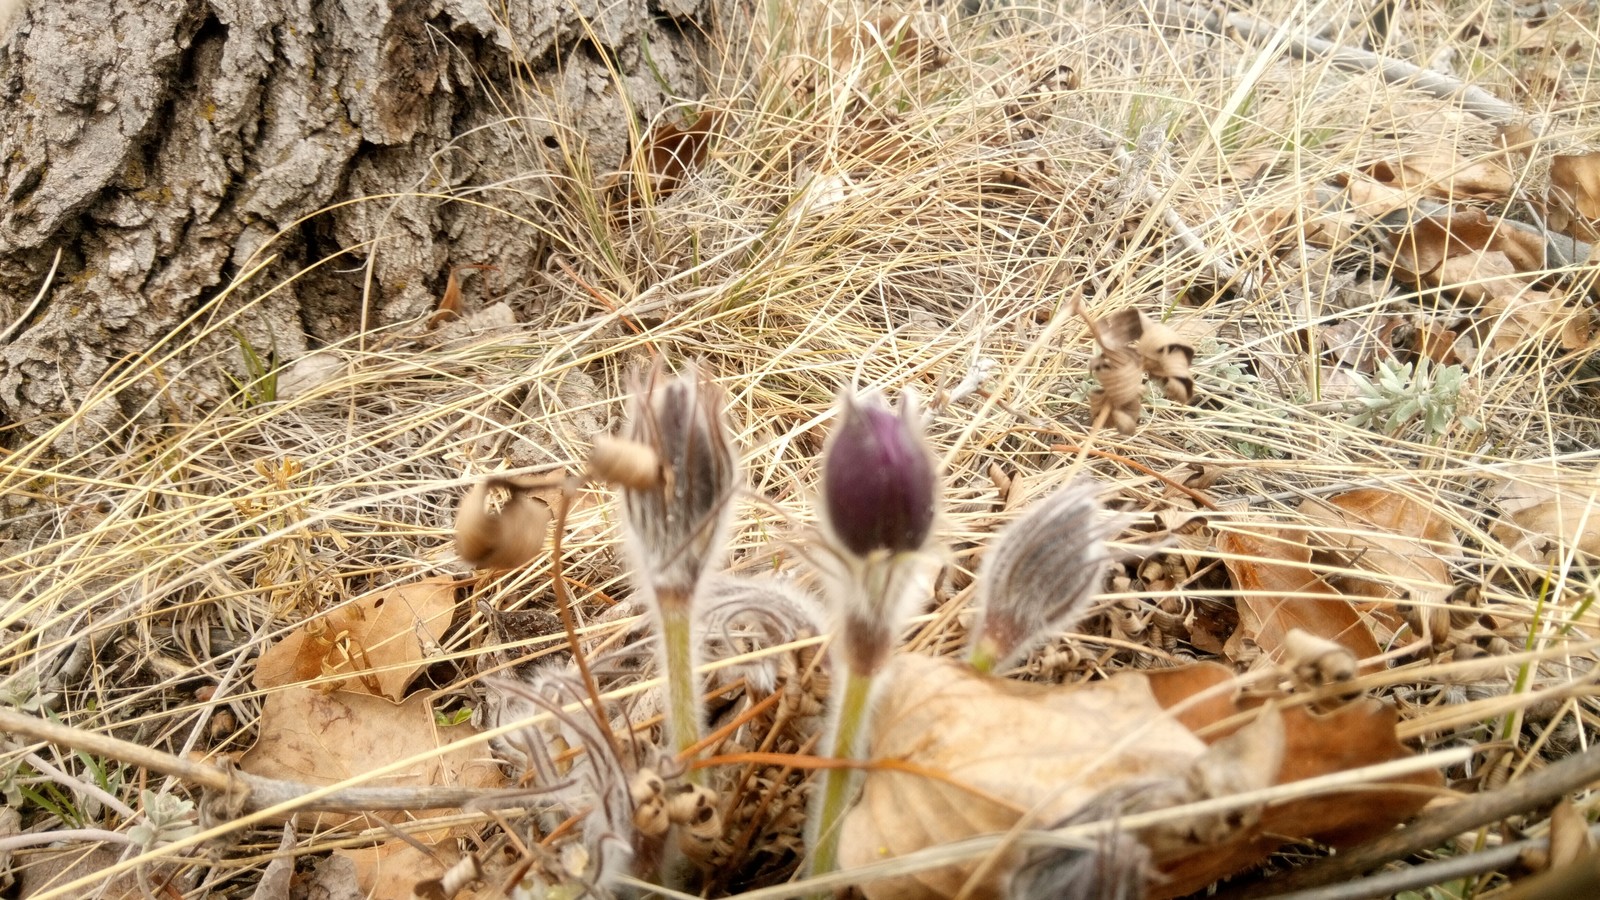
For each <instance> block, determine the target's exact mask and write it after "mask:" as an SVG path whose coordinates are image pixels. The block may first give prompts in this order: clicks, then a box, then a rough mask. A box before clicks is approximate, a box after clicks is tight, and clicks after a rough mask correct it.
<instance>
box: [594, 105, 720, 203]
mask: <svg viewBox="0 0 1600 900" xmlns="http://www.w3.org/2000/svg"><path fill="white" fill-rule="evenodd" d="M721 128H722V114H721V113H720V112H719V111H717V110H713V109H708V110H706V111H705V112H703V113H701V114H700V116H699V117H698V118H696V119H695V120H694V121H693V122H690V123H689V124H687V125H681V126H680V125H677V124H674V123H673V122H671V121H663V122H661V124H659V125H657V126H656V128H655V130H654V131H652V132H650V134H648V135H646V136H645V139H644V141H643V142H642V143H640V144H639V145H638V146H636V147H634V148H633V151H632V152H631V153H629V154H628V158H627V159H626V160H624V161H623V163H622V171H621V173H620V174H618V175H617V176H616V177H615V178H613V179H612V181H611V182H610V183H609V184H608V185H607V193H608V194H609V195H610V197H611V203H612V205H613V206H614V207H615V206H619V205H620V206H623V207H636V206H639V205H641V204H642V203H644V200H645V197H646V196H648V197H649V198H650V200H651V201H652V202H659V201H661V200H664V199H666V198H667V197H669V196H671V195H672V193H673V192H674V191H676V190H677V189H678V188H679V187H681V186H682V184H683V180H684V179H685V178H687V177H688V175H689V173H691V172H693V171H694V170H695V169H698V168H700V166H701V165H703V164H704V163H705V160H706V155H707V154H708V153H709V152H710V149H711V140H712V138H713V137H715V136H716V135H717V133H718V132H719V131H721ZM641 179H643V181H644V184H645V187H643V188H641V187H640V184H639V182H640V180H641Z"/></svg>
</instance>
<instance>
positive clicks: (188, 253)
mask: <svg viewBox="0 0 1600 900" xmlns="http://www.w3.org/2000/svg"><path fill="white" fill-rule="evenodd" d="M709 2H710V0H74V2H71V3H52V2H42V0H40V2H33V3H31V4H29V5H27V6H26V7H25V8H24V9H23V10H22V11H21V12H20V13H19V14H17V15H16V16H14V17H13V19H12V21H11V22H10V23H9V24H8V25H4V26H0V42H3V43H0V103H3V104H4V105H3V108H4V109H5V110H6V113H5V117H4V125H3V135H0V335H4V337H3V338H0V426H6V431H5V432H4V434H5V436H4V437H0V444H10V445H15V444H16V443H18V441H20V440H24V439H26V438H27V437H28V436H32V435H39V434H44V433H46V432H47V431H48V430H49V429H50V428H52V427H53V426H55V425H56V424H57V423H59V422H60V421H61V420H62V417H63V416H65V415H67V414H68V413H69V412H70V411H72V410H73V409H75V408H76V407H78V406H79V405H80V404H81V403H82V402H83V399H84V398H85V397H87V396H89V394H90V391H91V389H92V388H93V387H94V386H95V385H96V384H97V383H101V382H102V380H103V379H105V378H107V377H108V376H111V375H114V374H115V372H116V370H117V367H119V366H123V365H127V364H128V361H129V360H131V359H133V358H134V357H136V356H137V355H138V354H140V353H143V352H145V351H147V350H149V349H150V348H151V347H152V346H155V345H156V344H158V342H161V341H162V340H163V339H164V338H166V337H167V336H169V335H171V334H173V333H174V332H176V333H177V334H178V335H179V337H182V336H183V334H184V331H183V329H184V327H185V326H184V322H185V320H187V319H189V318H190V317H191V316H193V315H194V314H195V313H196V311H199V310H202V309H205V313H204V315H205V316H206V317H207V318H209V317H212V316H215V315H218V314H226V312H227V311H228V310H230V309H234V308H237V306H238V304H239V303H242V302H244V300H245V299H246V297H241V296H232V295H230V296H228V297H226V298H225V299H224V300H223V301H222V303H221V304H218V305H217V308H216V309H212V308H206V305H207V304H208V303H211V302H212V301H213V300H214V299H215V298H216V297H217V296H218V294H219V292H221V291H223V290H224V288H225V287H226V286H227V285H228V284H229V283H230V281H231V280H232V279H234V278H235V277H237V276H238V274H239V273H240V272H242V271H245V270H247V269H248V268H250V267H252V266H254V265H257V264H259V263H260V262H261V261H262V260H263V259H265V258H267V257H268V256H270V255H273V254H275V255H276V260H275V261H274V262H273V263H272V264H271V265H270V266H268V268H267V270H265V271H264V272H262V273H261V274H260V276H258V277H257V278H256V279H254V280H253V282H252V289H251V290H250V291H245V292H240V293H241V294H245V295H247V296H248V297H252V298H253V297H256V296H258V295H259V294H260V293H261V292H262V291H264V290H265V286H269V285H273V284H277V283H278V282H280V281H284V282H285V284H284V286H283V287H282V288H281V289H279V290H277V291H276V292H275V293H273V294H272V295H271V296H269V297H267V298H266V299H265V300H262V301H260V302H258V303H255V304H254V305H253V306H252V307H251V309H250V310H249V312H248V315H247V316H246V317H244V318H242V319H241V320H240V321H239V322H238V323H237V324H238V329H239V332H240V334H238V335H233V334H232V333H231V332H228V331H226V330H224V331H222V332H221V333H217V334H212V335H210V336H209V337H207V338H206V340H205V341H202V342H201V343H200V344H198V345H197V346H195V347H193V348H192V349H190V350H188V351H186V352H185V353H184V354H183V355H182V356H180V357H179V358H178V359H177V360H175V361H174V363H173V365H172V367H171V370H170V371H163V372H161V373H159V377H153V378H149V379H145V380H144V381H143V382H141V383H140V384H139V385H138V386H137V387H136V388H135V389H134V390H130V391H123V392H121V394H119V396H118V397H116V398H115V399H114V400H111V401H108V402H105V403H102V404H99V405H97V406H96V407H95V408H93V409H91V410H87V411H85V412H84V413H82V414H80V415H79V416H78V418H77V419H76V420H75V421H76V422H77V423H79V427H78V428H77V429H76V430H75V431H74V432H73V433H71V434H69V435H66V436H64V437H63V438H61V439H60V440H59V441H58V442H57V444H58V449H59V450H60V451H61V452H72V451H74V450H75V449H81V448H83V447H86V446H89V445H91V444H92V443H93V442H95V441H97V440H100V439H101V438H103V437H104V435H105V434H106V433H107V432H109V431H110V430H112V429H115V428H117V427H118V426H119V425H120V424H122V423H124V422H126V421H129V420H130V419H133V418H137V417H139V416H141V415H144V416H149V415H153V414H166V413H169V412H171V411H172V410H173V409H174V408H176V409H178V410H179V411H180V412H181V411H182V410H183V409H184V408H185V407H193V406H204V405H206V404H207V403H208V402H209V401H211V400H212V399H213V398H215V397H218V396H223V395H225V394H226V393H227V392H228V388H229V382H228V381H227V379H226V377H225V376H224V374H223V372H222V371H221V369H222V368H223V366H220V365H218V364H217V363H216V361H215V360H213V359H211V358H210V357H212V356H213V355H215V354H218V353H221V354H223V355H224V356H226V355H227V354H229V353H232V354H233V355H234V358H235V359H236V360H237V359H238V358H239V357H240V356H241V355H242V354H241V351H240V349H239V347H237V346H235V347H233V348H231V350H230V348H229V347H228V346H226V345H227V344H228V343H229V342H230V341H232V342H234V343H238V342H240V341H246V342H248V343H249V344H250V345H251V346H252V348H254V349H257V350H262V351H264V350H265V349H266V348H269V347H270V348H275V349H276V350H277V351H279V352H280V353H283V354H291V355H292V354H296V353H299V352H302V351H304V350H305V349H307V347H308V346H316V345H318V344H320V343H323V342H328V341H332V340H336V339H339V338H343V337H347V336H349V335H350V334H351V333H353V331H354V330H356V329H357V328H359V327H360V326H361V324H362V322H363V321H364V320H365V321H366V322H367V324H368V325H369V326H377V325H382V324H385V323H389V322H393V321H397V320H402V319H406V318H409V317H412V316H415V315H418V314H419V313H421V312H423V311H425V310H426V309H427V308H428V306H429V305H430V304H431V303H432V302H434V300H435V298H437V296H438V293H439V291H440V288H441V285H442V281H443V278H444V277H445V273H446V272H447V271H448V269H449V268H450V267H452V266H457V265H464V264H489V265H493V266H495V267H497V268H498V270H499V273H500V274H499V276H498V277H497V281H499V282H500V283H502V284H511V285H517V284H529V283H532V282H533V281H534V280H535V278H536V272H537V270H538V269H539V267H540V265H541V263H542V262H543V258H542V257H543V248H542V246H541V243H540V240H539V238H538V236H537V235H536V234H534V233H531V232H532V231H533V229H528V228H516V227H513V226H512V225H511V224H510V220H509V219H507V218H506V217H505V216H504V215H502V214H499V213H495V212H493V211H489V210H486V209H484V208H483V207H481V206H479V205H475V204H471V203H453V202H449V201H448V200H447V199H444V196H445V195H449V196H455V197H460V196H463V195H468V194H474V192H475V191H477V190H479V189H482V190H483V191H485V192H486V193H480V194H475V196H477V197H478V198H479V199H482V200H485V201H488V202H490V203H493V204H494V205H495V206H498V207H501V208H502V209H505V210H507V211H508V212H511V213H515V214H519V215H523V216H528V217H531V218H532V219H533V220H534V221H537V220H538V218H539V216H540V210H539V207H540V196H539V190H540V188H539V181H538V179H528V178H526V177H525V176H527V175H528V174H530V173H532V172H534V171H535V170H537V169H538V167H540V166H541V165H543V163H542V162H541V159H544V158H547V157H548V156H549V154H547V153H539V152H533V151H534V150H536V148H534V146H533V145H534V144H535V142H543V143H544V144H545V146H546V147H551V146H556V144H557V137H556V135H555V134H554V133H553V125H552V123H551V121H550V120H549V119H548V118H547V117H544V116H541V115H539V114H538V110H539V109H541V108H555V107H557V106H559V107H564V108H566V109H568V110H570V114H569V115H568V116H566V118H567V120H568V121H574V122H576V123H577V124H578V126H579V127H578V130H579V131H580V132H582V135H581V136H582V138H583V139H584V140H585V141H586V142H587V144H588V146H589V147H590V149H591V150H592V151H593V154H592V155H593V158H594V159H595V160H596V162H597V163H599V164H602V165H612V164H615V161H616V160H618V159H620V158H621V156H622V154H623V152H624V150H625V148H626V141H627V133H628V122H627V118H626V117H627V116H628V115H629V114H630V112H629V110H630V109H631V111H632V114H636V115H639V116H649V115H652V114H654V113H655V112H656V111H658V110H659V109H661V108H662V106H663V105H665V104H667V103H670V102H673V101H676V100H681V99H684V98H692V97H693V96H695V95H696V94H697V92H698V89H697V85H696V77H697V71H698V70H697V67H696V66H695V64H694V59H695V57H696V52H697V50H698V49H699V48H698V47H697V39H696V37H695V35H696V34H699V33H703V29H704V28H705V27H707V25H708V24H709V23H708V22H707V21H706V17H707V16H709V15H710V14H711V11H710V8H709ZM608 61H610V62H611V63H614V64H615V65H616V66H617V67H618V68H619V69H620V70H621V71H622V72H623V73H624V77H623V78H622V79H621V81H622V84H621V85H619V84H618V83H617V79H615V78H614V77H613V76H612V75H611V74H610V72H609V71H608V67H607V62H608ZM496 186H498V187H496ZM395 194H401V195H405V194H410V195H412V196H401V197H398V198H386V199H367V200H360V199H359V198H370V197H383V196H384V195H395ZM418 194H430V195H433V196H431V197H428V196H416V195H418ZM352 200H354V201H356V202H350V203H345V201H352ZM341 203H343V204H344V205H339V204H341ZM330 207H334V208H332V209H331V210H329V208H330ZM322 210H329V211H325V212H321V213H320V214H316V213H319V211H322ZM313 214H316V215H313ZM369 242H371V243H370V244H369ZM369 249H370V250H371V253H372V256H371V260H370V262H371V266H372V268H371V273H370V274H371V277H370V278H369V277H368V272H367V270H366V268H365V266H366V264H367V263H368V261H369V258H368V250H369ZM58 250H59V251H60V252H61V263H60V270H59V271H58V272H57V273H56V275H55V277H54V279H53V280H50V281H49V286H48V291H47V292H46V293H45V294H44V295H43V301H42V302H41V303H39V304H38V305H37V306H35V305H34V303H33V301H34V299H35V297H36V296H38V295H39V292H40V290H41V287H42V286H43V285H45V283H46V280H47V279H46V274H47V272H48V271H49V269H50V266H51V263H52V260H53V259H54V258H55V255H56V253H57V251H58ZM341 252H345V255H344V256H340V257H338V258H336V259H333V260H332V261H331V262H329V263H328V264H326V265H323V266H320V267H318V268H316V269H314V270H313V271H311V272H309V273H305V274H302V275H300V276H299V277H297V278H294V279H292V280H289V276H291V275H294V274H295V273H299V272H301V271H302V270H303V269H305V268H306V267H307V266H308V265H312V264H314V263H316V262H318V261H319V260H323V259H327V258H329V257H334V256H336V255H338V254H340V253H341ZM190 360H194V361H198V362H196V363H195V364H193V365H189V364H186V363H187V361H190ZM235 371H238V370H237V369H236V370H235Z"/></svg>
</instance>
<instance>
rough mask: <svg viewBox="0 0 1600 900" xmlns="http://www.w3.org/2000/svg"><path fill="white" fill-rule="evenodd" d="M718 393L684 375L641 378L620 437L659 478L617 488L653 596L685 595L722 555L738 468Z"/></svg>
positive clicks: (696, 377) (643, 578)
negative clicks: (649, 460)
mask: <svg viewBox="0 0 1600 900" xmlns="http://www.w3.org/2000/svg"><path fill="white" fill-rule="evenodd" d="M722 407H723V395H722V391H721V390H720V389H718V388H717V386H716V385H714V384H712V383H711V382H709V381H706V380H704V379H703V378H701V376H700V373H699V372H697V371H694V370H692V369H691V370H690V371H689V372H688V373H687V374H685V375H680V376H677V377H673V378H667V377H665V376H664V375H663V374H662V373H661V372H660V371H659V370H656V371H652V372H651V373H650V374H649V375H648V376H646V379H645V383H644V384H643V385H642V386H641V387H640V389H639V391H638V392H637V393H636V394H635V396H634V398H633V403H632V412H631V415H630V416H629V419H630V421H629V423H628V427H627V428H626V429H625V430H624V432H623V435H622V436H623V438H624V439H626V440H628V441H632V442H633V443H634V444H637V445H639V446H640V447H641V449H648V451H650V452H653V453H654V454H655V462H656V463H657V464H658V465H659V470H658V471H659V473H660V477H659V478H657V479H654V480H644V479H630V480H629V481H631V483H624V486H623V490H622V500H623V507H624V510H625V512H626V516H625V518H626V522H627V526H628V531H629V534H630V535H631V537H632V544H633V549H634V552H635V553H636V554H637V556H638V562H639V565H638V575H639V578H640V580H641V581H644V582H647V583H649V584H650V585H652V586H653V587H654V588H655V589H656V591H657V592H658V593H670V594H674V595H678V596H687V595H688V594H690V593H692V592H693V590H694V587H695V584H696V583H697V582H698V581H699V580H700V576H701V574H702V573H704V572H705V571H706V570H707V569H708V568H711V567H713V566H715V565H716V564H717V563H718V562H719V558H720V557H721V555H722V553H723V549H724V548H723V543H724V541H725V539H726V531H727V527H728V520H729V516H730V514H731V512H732V505H733V495H734V492H735V490H736V489H737V480H738V470H737V468H736V464H735V460H734V458H733V451H732V450H731V449H730V448H729V446H728V433H727V427H726V425H725V424H724V422H723V414H722Z"/></svg>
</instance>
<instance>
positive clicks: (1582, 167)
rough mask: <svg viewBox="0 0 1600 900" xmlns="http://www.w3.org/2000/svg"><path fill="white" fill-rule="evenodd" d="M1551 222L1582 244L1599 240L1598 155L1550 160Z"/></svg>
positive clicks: (1554, 157) (1557, 157)
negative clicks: (1583, 241) (1552, 207)
mask: <svg viewBox="0 0 1600 900" xmlns="http://www.w3.org/2000/svg"><path fill="white" fill-rule="evenodd" d="M1550 188H1551V191H1550V193H1551V195H1552V197H1551V199H1552V200H1553V201H1554V204H1555V209H1554V210H1552V212H1553V213H1555V212H1558V213H1560V215H1559V216H1556V215H1552V216H1551V222H1552V223H1553V224H1556V225H1558V226H1559V227H1560V228H1561V229H1562V230H1563V231H1565V232H1566V233H1568V234H1570V235H1571V236H1573V237H1575V238H1578V239H1580V240H1585V241H1591V242H1593V241H1595V240H1596V238H1597V237H1600V153H1583V154H1576V155H1565V156H1553V157H1551V158H1550Z"/></svg>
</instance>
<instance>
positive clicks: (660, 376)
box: [597, 368, 739, 780]
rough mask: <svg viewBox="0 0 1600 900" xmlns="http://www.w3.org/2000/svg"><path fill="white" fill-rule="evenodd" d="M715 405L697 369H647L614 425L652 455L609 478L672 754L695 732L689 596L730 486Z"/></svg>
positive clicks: (734, 486)
mask: <svg viewBox="0 0 1600 900" xmlns="http://www.w3.org/2000/svg"><path fill="white" fill-rule="evenodd" d="M723 406H724V398H723V394H722V391H721V390H720V389H719V388H718V387H717V386H716V385H715V384H712V383H711V382H710V381H707V380H706V379H705V378H704V377H703V376H702V375H701V374H700V373H699V372H698V371H697V370H695V369H693V368H691V369H690V370H689V371H688V372H687V373H685V374H683V375H679V376H676V377H667V376H666V375H664V373H662V372H661V371H660V370H659V369H653V370H651V372H650V373H649V374H648V375H646V376H644V377H643V379H642V380H641V383H640V385H639V387H638V390H636V391H635V393H634V397H633V400H632V403H631V404H630V411H629V416H628V424H627V426H626V428H625V429H624V431H623V433H622V440H623V441H624V442H625V443H626V445H630V446H632V447H635V448H637V449H638V450H639V453H638V454H636V458H643V459H646V460H649V462H650V464H649V465H646V466H643V467H634V469H633V471H631V473H629V474H625V475H623V476H622V477H619V478H617V480H618V481H619V483H620V485H621V492H622V507H623V526H624V529H625V532H626V535H627V546H628V550H629V554H630V556H631V557H632V560H633V572H634V578H635V579H636V581H637V587H638V590H639V591H640V593H641V594H642V595H644V596H645V597H647V598H648V605H649V607H650V608H651V609H652V610H653V611H654V615H655V618H656V623H657V625H658V626H659V629H660V635H661V640H662V645H663V647H664V651H665V652H664V654H663V655H664V659H663V663H664V665H663V666H662V668H663V669H665V671H666V678H667V712H668V715H667V730H668V743H669V746H671V747H672V749H673V750H674V751H676V752H678V753H683V752H684V751H686V750H687V749H689V748H690V747H692V746H694V745H695V744H696V743H697V742H698V741H699V740H700V729H701V725H702V723H701V713H700V691H699V689H698V686H697V684H696V680H695V674H694V671H695V647H696V644H695V640H694V636H693V634H692V633H691V632H692V623H693V621H694V603H695V596H696V594H697V593H698V591H699V589H700V585H701V583H702V581H703V580H704V578H705V575H706V573H707V572H712V571H716V570H717V569H718V568H720V566H721V563H722V558H723V556H724V554H725V553H726V550H727V537H728V527H729V520H730V517H731V515H732V507H733V497H734V494H735V492H736V491H737V490H738V478H739V474H738V465H737V462H736V460H735V459H734V456H733V452H732V450H731V449H730V447H729V443H728V429H727V425H726V423H725V421H724V413H723ZM614 446H615V445H612V447H613V448H614ZM597 455H600V456H604V455H607V454H605V453H601V454H597ZM614 468H621V467H614ZM689 777H690V779H691V780H696V773H695V772H694V771H692V770H691V772H690V776H689Z"/></svg>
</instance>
